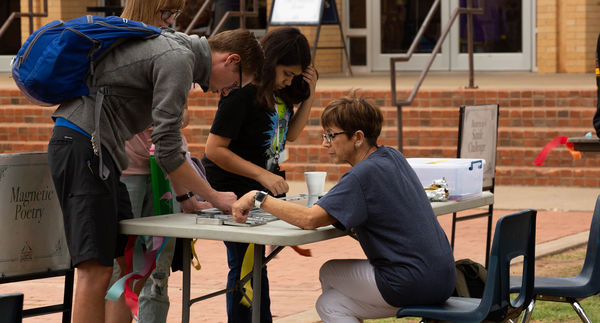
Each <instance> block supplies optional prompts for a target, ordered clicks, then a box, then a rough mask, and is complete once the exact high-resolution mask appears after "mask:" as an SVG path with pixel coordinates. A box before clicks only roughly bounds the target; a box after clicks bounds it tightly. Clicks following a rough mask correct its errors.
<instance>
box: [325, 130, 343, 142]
mask: <svg viewBox="0 0 600 323" xmlns="http://www.w3.org/2000/svg"><path fill="white" fill-rule="evenodd" d="M343 133H346V131H340V132H334V133H324V134H322V135H321V137H323V140H327V142H328V143H331V141H332V140H333V138H335V136H337V135H341V134H343Z"/></svg>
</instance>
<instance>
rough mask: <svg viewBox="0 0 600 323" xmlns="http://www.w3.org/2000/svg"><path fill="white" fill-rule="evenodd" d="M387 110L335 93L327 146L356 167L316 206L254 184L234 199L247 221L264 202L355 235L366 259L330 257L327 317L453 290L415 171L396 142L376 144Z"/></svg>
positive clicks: (236, 215)
mask: <svg viewBox="0 0 600 323" xmlns="http://www.w3.org/2000/svg"><path fill="white" fill-rule="evenodd" d="M382 123H383V115H382V113H381V111H380V110H379V109H378V108H376V107H374V106H372V105H371V104H370V103H368V102H367V101H365V100H364V99H361V98H356V97H354V96H353V97H345V98H341V99H336V100H334V101H332V102H331V103H330V104H329V105H328V106H327V107H326V108H325V110H324V111H323V114H322V115H321V126H322V127H323V131H324V132H325V133H324V134H323V147H324V148H325V149H327V150H328V153H329V155H330V156H331V157H332V159H333V160H334V161H335V162H336V163H348V164H350V165H351V166H352V167H351V168H350V170H348V171H347V172H346V173H345V174H344V175H343V176H342V178H341V179H340V181H339V182H338V183H337V184H336V185H335V186H334V187H333V188H332V189H331V190H329V191H328V192H327V194H325V195H324V196H323V197H322V198H321V199H319V200H318V201H317V202H316V204H315V205H314V206H312V207H305V206H301V205H298V204H294V203H290V202H286V201H282V200H279V199H276V198H273V197H271V196H269V195H268V194H267V193H266V192H261V191H255V190H253V191H250V192H248V193H247V194H245V195H244V196H242V197H241V198H240V199H239V200H238V201H236V202H235V203H234V204H233V206H232V214H233V219H234V220H235V221H237V222H241V223H243V222H245V221H246V219H247V217H248V211H249V210H250V209H251V208H253V207H255V206H256V207H260V208H261V209H264V210H265V211H267V212H269V213H271V214H273V215H274V216H276V217H278V218H280V219H281V220H284V221H286V222H289V223H291V224H293V225H296V226H298V227H300V228H303V229H315V228H318V227H322V226H327V225H330V224H333V225H334V226H336V227H337V228H339V229H341V230H344V231H346V232H348V233H349V234H353V235H355V237H357V240H358V242H359V243H360V245H361V247H362V249H363V251H364V252H365V255H366V256H367V259H337V260H330V261H327V262H326V263H325V264H323V266H322V267H321V269H320V271H319V280H320V281H321V288H322V294H321V295H320V296H319V298H318V300H317V304H316V308H317V312H318V313H319V315H320V317H321V319H322V320H323V322H326V323H327V322H359V321H361V320H364V319H373V318H383V317H391V316H394V315H395V314H396V311H397V310H398V308H399V307H402V306H406V305H418V304H438V303H441V302H444V301H445V300H446V299H447V298H448V297H450V295H451V294H452V292H453V290H454V286H455V282H456V270H455V265H454V259H453V256H452V249H451V248H450V244H449V242H448V239H447V237H446V234H445V233H444V231H443V230H442V228H441V226H440V224H439V222H438V221H437V218H436V217H435V215H434V213H433V210H432V208H431V204H430V202H429V200H428V198H427V196H426V195H425V191H424V190H423V187H422V186H421V183H420V181H419V179H418V178H417V175H416V174H415V172H414V171H413V169H412V168H411V167H410V165H409V164H408V162H407V161H406V159H405V158H404V156H403V155H402V153H401V152H399V151H398V150H396V149H394V148H392V147H386V146H383V145H382V146H378V145H377V138H378V137H379V135H380V132H381V126H382Z"/></svg>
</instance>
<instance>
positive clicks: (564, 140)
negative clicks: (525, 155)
mask: <svg viewBox="0 0 600 323" xmlns="http://www.w3.org/2000/svg"><path fill="white" fill-rule="evenodd" d="M568 141H569V137H566V136H559V137H556V138H554V139H552V140H550V142H548V143H547V144H546V145H545V146H544V148H542V151H540V153H539V154H538V155H537V157H536V158H535V160H534V161H533V164H534V165H537V166H542V164H543V163H544V161H545V160H546V157H548V154H549V153H550V151H552V149H554V148H555V147H557V146H560V145H564V146H565V147H567V149H568V150H569V152H570V153H571V156H572V157H573V159H580V158H581V152H579V151H576V150H575V149H573V143H572V142H568Z"/></svg>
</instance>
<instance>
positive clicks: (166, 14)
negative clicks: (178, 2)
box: [160, 10, 181, 21]
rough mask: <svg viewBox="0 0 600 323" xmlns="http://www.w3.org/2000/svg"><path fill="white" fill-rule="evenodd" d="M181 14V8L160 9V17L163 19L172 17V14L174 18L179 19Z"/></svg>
mask: <svg viewBox="0 0 600 323" xmlns="http://www.w3.org/2000/svg"><path fill="white" fill-rule="evenodd" d="M180 14H181V10H161V11H160V19H161V20H162V21H165V20H167V19H169V18H171V16H173V19H177V17H179V15H180Z"/></svg>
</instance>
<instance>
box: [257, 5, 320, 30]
mask: <svg viewBox="0 0 600 323" xmlns="http://www.w3.org/2000/svg"><path fill="white" fill-rule="evenodd" d="M322 10H323V0H302V1H298V0H276V1H273V7H272V11H271V20H270V22H269V23H270V24H271V25H318V24H319V23H320V22H321V13H322V12H321V11H322Z"/></svg>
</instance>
